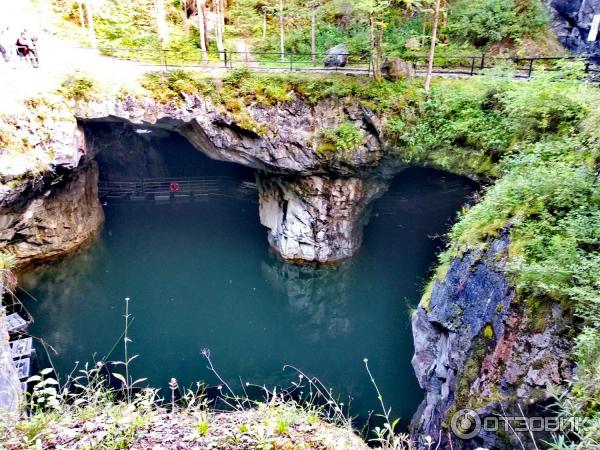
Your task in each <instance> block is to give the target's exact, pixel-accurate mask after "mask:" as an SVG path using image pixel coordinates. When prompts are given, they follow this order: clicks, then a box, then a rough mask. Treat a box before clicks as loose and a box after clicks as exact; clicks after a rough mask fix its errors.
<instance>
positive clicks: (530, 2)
mask: <svg viewBox="0 0 600 450" xmlns="http://www.w3.org/2000/svg"><path fill="white" fill-rule="evenodd" d="M448 20H449V23H448V27H447V33H448V35H449V36H450V37H452V38H454V39H457V40H459V41H464V42H470V43H472V44H474V45H476V46H478V47H483V46H485V45H487V44H489V43H494V42H500V41H503V40H505V39H519V38H520V37H521V36H523V35H534V34H536V33H539V32H540V31H542V30H544V29H545V28H546V27H547V24H548V17H547V13H546V11H545V9H544V6H543V5H542V2H541V1H539V0H521V1H518V2H517V1H515V0H481V1H471V0H460V1H458V2H456V3H455V4H454V5H452V7H451V8H450V14H449V19H448Z"/></svg>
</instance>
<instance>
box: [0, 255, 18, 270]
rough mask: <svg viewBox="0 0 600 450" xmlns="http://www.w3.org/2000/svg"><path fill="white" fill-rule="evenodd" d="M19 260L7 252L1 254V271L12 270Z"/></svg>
mask: <svg viewBox="0 0 600 450" xmlns="http://www.w3.org/2000/svg"><path fill="white" fill-rule="evenodd" d="M16 263H17V259H16V257H15V255H13V254H12V253H7V252H0V270H5V269H12V268H13V267H15V265H16Z"/></svg>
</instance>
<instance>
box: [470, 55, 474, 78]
mask: <svg viewBox="0 0 600 450" xmlns="http://www.w3.org/2000/svg"><path fill="white" fill-rule="evenodd" d="M474 74H475V57H474V56H473V57H472V58H471V76H473V75H474Z"/></svg>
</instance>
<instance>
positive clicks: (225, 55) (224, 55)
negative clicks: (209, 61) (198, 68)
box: [223, 50, 227, 69]
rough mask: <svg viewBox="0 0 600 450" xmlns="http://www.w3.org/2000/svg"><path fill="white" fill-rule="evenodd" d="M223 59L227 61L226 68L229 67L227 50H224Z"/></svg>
mask: <svg viewBox="0 0 600 450" xmlns="http://www.w3.org/2000/svg"><path fill="white" fill-rule="evenodd" d="M223 61H224V62H225V68H226V69H227V50H223Z"/></svg>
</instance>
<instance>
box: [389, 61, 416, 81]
mask: <svg viewBox="0 0 600 450" xmlns="http://www.w3.org/2000/svg"><path fill="white" fill-rule="evenodd" d="M381 73H382V74H383V76H384V77H386V78H387V79H389V80H392V81H397V80H405V79H407V78H413V77H414V76H415V68H414V67H413V65H412V64H411V63H410V62H408V61H402V60H401V59H400V58H398V57H397V56H392V57H387V58H385V59H384V60H383V63H382V64H381Z"/></svg>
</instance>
